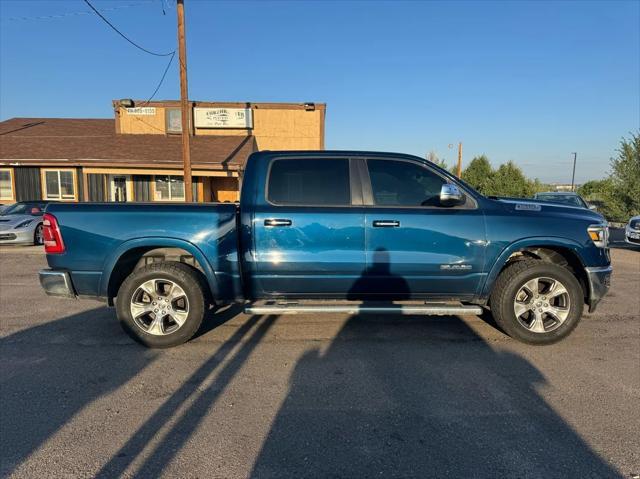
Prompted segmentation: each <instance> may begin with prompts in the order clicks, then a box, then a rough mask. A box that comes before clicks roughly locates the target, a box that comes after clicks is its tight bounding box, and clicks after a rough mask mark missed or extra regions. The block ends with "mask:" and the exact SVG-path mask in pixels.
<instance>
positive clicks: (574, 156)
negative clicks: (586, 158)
mask: <svg viewBox="0 0 640 479" xmlns="http://www.w3.org/2000/svg"><path fill="white" fill-rule="evenodd" d="M572 155H573V173H572V174H571V191H573V190H574V185H575V180H576V160H577V159H578V153H576V152H575V151H574V152H573V153H572Z"/></svg>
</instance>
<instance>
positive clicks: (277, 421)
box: [0, 248, 640, 478]
mask: <svg viewBox="0 0 640 479" xmlns="http://www.w3.org/2000/svg"><path fill="white" fill-rule="evenodd" d="M612 255H613V262H614V276H613V286H612V290H611V293H610V294H609V296H607V297H606V298H605V300H604V301H603V302H602V303H601V304H600V306H599V308H598V311H597V312H596V313H595V314H590V315H589V314H587V315H585V317H584V319H583V321H582V323H581V324H580V326H579V327H578V329H577V330H576V331H575V332H574V333H573V334H572V335H571V336H570V337H569V338H567V339H566V340H565V341H563V342H561V343H559V344H556V345H553V346H548V347H537V348H536V347H531V346H526V345H523V344H519V343H517V342H515V341H513V340H511V339H509V338H508V337H506V336H504V335H503V334H501V333H500V332H499V331H497V330H496V329H495V328H494V327H493V326H492V325H491V321H490V318H488V320H487V321H485V320H483V319H481V318H477V317H464V318H459V317H448V318H425V317H403V318H401V319H398V318H389V317H384V316H370V317H347V316H342V315H332V316H282V317H278V316H246V315H242V314H237V312H236V311H235V310H228V311H226V312H220V313H218V314H217V315H216V316H215V317H214V318H213V319H211V320H209V321H208V322H207V324H206V326H205V327H204V329H203V330H202V331H201V333H200V334H199V336H198V337H197V338H196V339H194V340H193V341H191V342H190V343H188V344H186V345H183V346H180V347H178V348H174V349H171V350H165V351H153V350H147V349H144V348H142V347H140V346H138V345H137V344H135V343H133V342H132V341H131V340H129V339H128V337H127V336H125V334H124V333H123V332H122V331H121V330H120V327H119V326H118V324H117V321H116V320H115V314H114V312H113V310H111V309H108V308H106V307H104V306H103V305H102V304H101V303H97V302H91V301H72V300H63V299H55V298H48V297H47V296H46V295H45V294H44V293H43V292H42V291H41V290H40V288H39V285H38V284H37V278H36V271H37V270H38V269H39V268H41V267H43V266H45V259H44V257H43V256H42V254H41V251H40V249H39V248H0V302H1V304H2V311H3V315H2V319H1V321H2V322H1V329H0V361H1V362H0V364H1V365H2V366H1V367H0V404H1V406H2V407H1V408H0V419H1V423H0V451H2V452H1V453H0V454H1V461H2V462H1V465H0V476H3V477H4V476H13V477H93V476H98V477H116V476H124V477H156V476H165V477H203V478H204V477H207V478H209V477H220V478H236V477H260V478H262V477H278V478H280V477H295V478H299V477H323V478H324V477H348V478H354V477H373V476H379V477H514V478H515V477H544V478H552V477H558V478H565V477H580V478H586V477H598V478H600V477H630V475H632V474H638V473H640V447H638V431H639V430H640V414H639V413H638V402H639V399H640V253H639V252H638V251H634V250H631V249H625V250H613V251H612ZM485 319H486V318H485Z"/></svg>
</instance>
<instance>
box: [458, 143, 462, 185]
mask: <svg viewBox="0 0 640 479" xmlns="http://www.w3.org/2000/svg"><path fill="white" fill-rule="evenodd" d="M461 176H462V142H460V143H458V178H460V177H461Z"/></svg>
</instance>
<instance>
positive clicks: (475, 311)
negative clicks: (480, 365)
mask: <svg viewBox="0 0 640 479" xmlns="http://www.w3.org/2000/svg"><path fill="white" fill-rule="evenodd" d="M244 312H245V314H304V313H343V314H376V313H378V314H398V315H410V314H426V315H432V316H448V315H464V314H469V315H479V314H482V308H481V307H480V306H443V305H438V306H428V305H426V306H404V305H392V306H363V305H360V304H354V305H336V306H331V305H297V304H291V305H260V306H251V305H249V306H246V307H245V308H244Z"/></svg>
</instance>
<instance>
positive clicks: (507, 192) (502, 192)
mask: <svg viewBox="0 0 640 479" xmlns="http://www.w3.org/2000/svg"><path fill="white" fill-rule="evenodd" d="M487 190H488V191H487V193H486V194H489V195H494V196H513V197H519V198H527V197H531V196H533V194H534V193H535V187H534V185H533V182H532V181H530V180H528V179H527V177H526V176H524V173H522V170H521V169H520V168H518V167H517V166H516V164H515V163H514V162H513V161H509V162H508V163H504V164H502V165H500V167H499V168H498V169H497V170H496V171H495V172H494V173H493V175H492V176H491V181H490V182H489V185H488V187H487Z"/></svg>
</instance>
